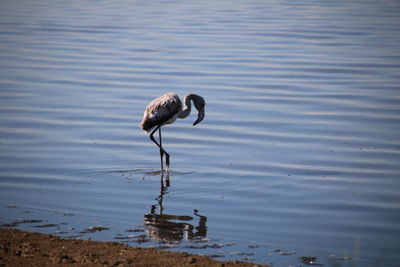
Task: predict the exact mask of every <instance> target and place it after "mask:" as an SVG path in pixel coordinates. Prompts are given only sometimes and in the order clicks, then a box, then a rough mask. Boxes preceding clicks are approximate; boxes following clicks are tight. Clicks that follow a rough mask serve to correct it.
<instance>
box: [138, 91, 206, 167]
mask: <svg viewBox="0 0 400 267" xmlns="http://www.w3.org/2000/svg"><path fill="white" fill-rule="evenodd" d="M190 101H193V104H194V106H195V107H196V109H197V110H198V111H199V113H198V116H197V120H196V121H195V122H194V123H193V126H194V125H196V124H198V123H199V122H200V121H202V120H203V119H204V106H205V104H206V103H205V101H204V98H202V97H201V96H199V95H195V94H189V95H187V96H185V99H184V101H183V102H184V103H185V106H184V108H182V102H181V101H180V99H179V96H178V95H177V94H174V93H166V94H165V95H162V96H160V97H159V98H156V99H154V100H153V101H151V102H150V104H149V105H148V106H147V107H146V109H145V111H144V115H143V120H142V122H141V123H140V127H141V128H142V129H143V130H145V131H146V132H150V131H152V130H153V129H154V130H153V131H152V132H151V133H150V139H151V141H153V142H154V143H155V144H156V145H157V146H158V147H159V148H160V157H161V169H163V155H164V154H165V163H166V165H167V169H169V154H168V153H167V152H166V151H165V150H164V148H163V147H162V141H161V126H163V125H166V124H171V123H173V122H174V121H176V119H177V118H180V119H184V118H186V117H187V116H189V114H190V111H191V107H192V105H191V102H190ZM157 130H158V132H159V137H160V143H157V141H156V140H155V139H154V136H153V135H154V133H155V132H156V131H157Z"/></svg>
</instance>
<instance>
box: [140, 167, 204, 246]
mask: <svg viewBox="0 0 400 267" xmlns="http://www.w3.org/2000/svg"><path fill="white" fill-rule="evenodd" d="M164 180H165V184H164ZM160 181H161V184H160V194H159V196H158V197H157V198H156V199H155V200H156V201H157V203H156V204H154V205H152V206H151V210H150V213H147V214H145V215H144V220H145V229H146V232H147V235H148V237H149V238H151V239H153V240H154V241H157V242H162V243H168V244H175V243H179V242H181V241H182V240H185V241H188V240H193V239H197V238H205V237H207V225H206V224H207V217H206V216H203V215H200V214H199V212H198V210H196V209H195V210H194V212H193V215H194V216H197V217H198V218H199V220H198V223H197V226H196V227H195V226H194V225H193V224H192V223H191V222H192V221H194V217H193V216H190V215H172V214H165V213H164V196H165V195H166V194H168V188H169V187H170V173H169V172H165V173H164V172H161V179H160Z"/></svg>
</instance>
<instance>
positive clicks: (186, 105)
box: [178, 94, 193, 119]
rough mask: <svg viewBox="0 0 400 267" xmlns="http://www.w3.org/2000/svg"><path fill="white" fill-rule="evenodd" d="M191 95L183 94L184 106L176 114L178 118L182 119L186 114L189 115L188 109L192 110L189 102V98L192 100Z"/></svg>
mask: <svg viewBox="0 0 400 267" xmlns="http://www.w3.org/2000/svg"><path fill="white" fill-rule="evenodd" d="M192 97H193V94H188V95H187V96H185V99H184V101H183V102H184V103H185V106H184V107H183V110H182V111H181V112H180V113H179V116H178V117H179V118H180V119H184V118H186V117H187V116H189V114H190V111H191V110H192V104H191V103H190V100H192Z"/></svg>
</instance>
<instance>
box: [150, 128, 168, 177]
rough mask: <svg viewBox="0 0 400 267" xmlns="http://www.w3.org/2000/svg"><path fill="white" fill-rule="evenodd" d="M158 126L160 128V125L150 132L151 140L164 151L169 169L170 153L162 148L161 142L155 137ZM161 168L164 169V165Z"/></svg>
mask: <svg viewBox="0 0 400 267" xmlns="http://www.w3.org/2000/svg"><path fill="white" fill-rule="evenodd" d="M158 128H160V126H157V127H156V128H155V129H154V130H153V131H152V132H151V134H150V140H151V141H153V142H154V144H156V145H157V146H158V147H159V148H160V150H161V151H162V153H164V154H165V157H166V165H167V169H169V154H168V153H167V152H166V151H165V150H164V148H162V146H160V144H159V143H157V141H156V139H155V138H154V133H155V132H156V131H157V130H158ZM161 170H163V168H162V165H161Z"/></svg>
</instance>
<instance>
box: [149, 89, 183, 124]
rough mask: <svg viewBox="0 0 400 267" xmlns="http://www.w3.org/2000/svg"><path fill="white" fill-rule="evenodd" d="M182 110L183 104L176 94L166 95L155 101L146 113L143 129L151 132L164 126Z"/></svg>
mask: <svg viewBox="0 0 400 267" xmlns="http://www.w3.org/2000/svg"><path fill="white" fill-rule="evenodd" d="M181 109H182V103H181V101H180V100H179V97H178V96H177V95H176V94H165V95H163V96H161V97H159V98H157V99H155V100H153V101H152V102H151V103H150V104H149V105H148V106H147V108H146V110H145V111H144V116H143V121H142V123H141V126H142V129H143V130H145V131H148V132H149V131H150V130H151V129H152V128H154V127H155V126H157V125H163V124H165V123H166V122H168V121H169V120H170V119H171V118H173V117H174V116H177V115H178V114H179V112H180V111H181Z"/></svg>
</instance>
